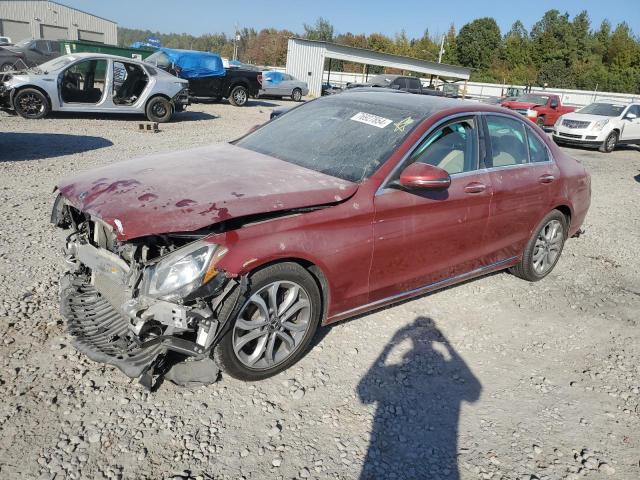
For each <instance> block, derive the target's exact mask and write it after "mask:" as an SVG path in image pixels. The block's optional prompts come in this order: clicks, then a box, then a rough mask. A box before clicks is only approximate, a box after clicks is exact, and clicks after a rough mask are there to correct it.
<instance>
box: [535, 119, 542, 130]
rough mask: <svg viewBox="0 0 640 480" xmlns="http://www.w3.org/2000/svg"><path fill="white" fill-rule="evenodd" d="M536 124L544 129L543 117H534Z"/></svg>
mask: <svg viewBox="0 0 640 480" xmlns="http://www.w3.org/2000/svg"><path fill="white" fill-rule="evenodd" d="M536 125H538V126H539V127H540V128H542V129H544V117H538V118H536Z"/></svg>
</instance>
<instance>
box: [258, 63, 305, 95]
mask: <svg viewBox="0 0 640 480" xmlns="http://www.w3.org/2000/svg"><path fill="white" fill-rule="evenodd" d="M308 94H309V87H308V85H307V82H303V81H301V80H296V79H295V78H293V77H292V76H291V75H289V74H288V73H283V72H275V71H271V70H268V71H265V72H262V88H261V89H260V95H267V96H269V97H291V100H293V101H295V102H299V101H301V100H302V97H304V96H305V95H308Z"/></svg>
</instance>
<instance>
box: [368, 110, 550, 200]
mask: <svg viewBox="0 0 640 480" xmlns="http://www.w3.org/2000/svg"><path fill="white" fill-rule="evenodd" d="M487 115H493V116H501V117H506V118H510V119H515V120H517V121H520V122H521V123H522V124H523V125H524V129H525V135H527V155H528V156H529V161H528V162H527V163H519V164H516V165H503V166H499V167H491V168H486V167H484V168H481V167H480V145H478V168H477V169H476V170H470V171H468V172H460V173H453V174H451V175H450V177H451V180H453V179H454V178H460V177H465V176H468V175H471V174H477V173H491V172H494V171H501V170H506V169H513V168H522V167H527V166H530V165H551V164H555V163H556V161H555V158H554V157H553V154H552V153H551V149H550V148H549V145H547V142H545V141H544V139H543V138H542V137H541V136H540V135H539V134H538V132H536V131H535V130H534V129H533V128H532V127H531V126H529V125H527V124H526V123H525V122H524V121H523V120H521V119H519V118H517V117H514V116H513V115H509V114H507V113H502V112H484V111H483V112H461V113H456V114H454V115H451V116H449V117H446V118H443V119H441V120H439V121H438V122H437V123H435V124H433V125H432V126H431V128H429V130H427V131H426V132H425V133H423V134H422V135H421V136H420V138H419V139H418V140H416V142H415V143H414V145H413V147H412V148H411V149H410V150H409V151H408V152H407V153H405V154H404V156H403V157H402V158H401V159H400V161H399V162H398V163H397V164H396V166H395V167H394V168H393V170H391V172H389V174H388V175H387V176H386V177H385V179H384V180H383V181H382V182H381V183H380V186H379V187H378V189H377V190H376V193H375V195H374V197H377V196H378V195H383V194H384V193H387V192H389V191H398V190H397V189H395V188H389V187H388V184H389V182H390V180H391V178H393V177H394V176H395V174H396V172H397V171H398V170H400V168H402V166H403V165H404V163H405V162H406V161H407V159H408V158H409V157H410V156H411V155H412V154H413V152H415V151H416V149H417V148H418V147H419V146H420V144H421V143H422V142H423V141H424V140H426V138H427V137H428V136H429V135H431V134H432V133H433V132H434V131H436V130H437V129H438V128H440V127H441V126H442V125H443V124H445V123H448V122H449V121H450V120H455V119H456V118H464V117H469V116H475V117H477V118H478V119H480V118H481V117H485V116H487ZM484 120H485V121H486V118H485V119H484ZM529 133H532V134H533V135H535V136H536V137H537V138H538V140H540V142H541V143H542V145H543V146H544V148H546V150H547V158H548V160H547V161H546V162H531V154H530V153H529V142H528V135H529ZM484 141H485V142H487V139H486V138H485V139H484ZM488 141H489V142H490V141H491V140H488ZM479 142H480V135H479V132H478V143H479Z"/></svg>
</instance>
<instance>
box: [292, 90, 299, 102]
mask: <svg viewBox="0 0 640 480" xmlns="http://www.w3.org/2000/svg"><path fill="white" fill-rule="evenodd" d="M291 100H293V101H294V102H299V101H301V100H302V90H300V89H299V88H294V89H293V92H291Z"/></svg>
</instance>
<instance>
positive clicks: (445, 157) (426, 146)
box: [369, 116, 491, 302]
mask: <svg viewBox="0 0 640 480" xmlns="http://www.w3.org/2000/svg"><path fill="white" fill-rule="evenodd" d="M478 145H479V130H478V119H477V117H475V116H469V117H464V118H457V119H455V120H451V121H450V122H448V123H446V124H444V125H443V126H442V127H440V128H438V129H437V130H436V131H435V132H433V133H432V134H430V135H429V136H428V137H427V139H426V140H424V141H423V142H422V143H421V144H420V145H419V146H418V147H417V148H416V149H415V151H414V152H413V153H412V154H411V156H410V157H409V158H408V160H407V161H406V162H405V163H404V164H403V165H402V166H401V167H400V170H402V169H403V168H406V166H408V165H410V164H411V163H413V162H423V163H427V164H430V165H435V166H438V167H440V168H443V169H444V170H446V171H447V172H449V174H450V176H451V185H450V187H449V188H448V189H446V190H441V191H434V190H411V191H409V190H404V189H401V188H400V187H398V186H395V185H394V184H393V180H395V179H397V178H399V175H400V172H399V171H398V172H397V173H396V174H395V177H394V178H392V179H391V181H390V183H387V185H386V187H385V188H384V189H382V190H381V191H379V193H378V194H377V195H376V197H375V199H374V204H375V220H374V251H373V259H372V268H371V274H370V280H369V284H370V297H369V301H370V302H375V301H378V300H382V299H385V298H388V297H391V296H393V295H397V294H400V293H403V292H406V291H410V290H413V289H416V288H420V287H423V286H427V285H431V284H434V283H436V282H440V281H443V280H447V279H450V278H452V277H456V276H458V275H461V274H464V273H468V272H470V271H472V270H475V269H477V268H480V267H483V266H485V264H486V262H485V259H484V255H485V252H484V234H485V228H486V226H487V221H488V216H489V206H490V203H491V184H490V180H489V175H488V173H487V172H486V171H485V170H484V169H479V168H478V165H479V163H478V156H479V155H478V151H479V148H478Z"/></svg>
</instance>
